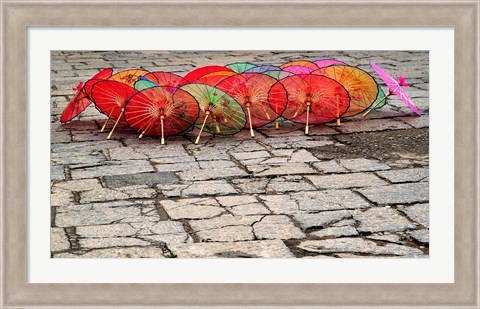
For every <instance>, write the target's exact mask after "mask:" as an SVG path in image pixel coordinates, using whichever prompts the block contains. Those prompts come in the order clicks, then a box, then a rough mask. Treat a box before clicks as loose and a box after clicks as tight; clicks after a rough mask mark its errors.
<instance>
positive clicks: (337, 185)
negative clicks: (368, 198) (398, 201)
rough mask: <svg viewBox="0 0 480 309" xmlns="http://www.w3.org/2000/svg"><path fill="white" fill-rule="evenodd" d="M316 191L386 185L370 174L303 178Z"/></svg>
mask: <svg viewBox="0 0 480 309" xmlns="http://www.w3.org/2000/svg"><path fill="white" fill-rule="evenodd" d="M305 178H307V179H308V180H310V181H311V182H312V183H313V185H314V186H315V187H317V188H318V189H348V188H361V187H374V186H383V185H387V184H388V183H387V182H386V181H384V180H382V179H380V178H379V177H378V176H376V175H374V174H371V173H351V174H339V175H325V176H317V175H315V176H305Z"/></svg>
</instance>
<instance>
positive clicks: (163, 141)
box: [160, 115, 165, 145]
mask: <svg viewBox="0 0 480 309" xmlns="http://www.w3.org/2000/svg"><path fill="white" fill-rule="evenodd" d="M163 118H165V117H164V116H163V115H162V116H160V126H161V127H162V139H161V140H160V144H162V145H165V139H164V138H163Z"/></svg>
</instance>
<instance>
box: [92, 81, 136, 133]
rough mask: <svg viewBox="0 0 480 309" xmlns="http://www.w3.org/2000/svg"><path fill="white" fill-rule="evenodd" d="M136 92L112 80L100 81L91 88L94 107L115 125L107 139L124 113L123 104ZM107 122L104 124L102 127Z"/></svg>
mask: <svg viewBox="0 0 480 309" xmlns="http://www.w3.org/2000/svg"><path fill="white" fill-rule="evenodd" d="M136 92H137V90H135V89H134V88H133V87H131V86H129V85H127V84H124V83H121V82H117V81H114V80H104V81H100V82H98V83H96V84H95V85H94V86H93V88H92V98H93V101H94V103H95V106H96V107H97V108H98V109H99V110H100V111H101V112H102V113H104V114H105V115H107V117H108V119H115V125H114V126H113V128H112V130H111V131H110V133H109V134H108V137H107V139H110V138H111V137H112V134H113V132H114V131H115V128H116V127H117V125H118V123H119V122H120V120H121V119H122V116H123V113H124V112H125V104H126V103H127V101H128V99H130V97H131V96H132V95H134V94H135V93H136ZM108 119H107V122H108ZM107 122H105V125H104V127H105V126H106V124H107ZM122 122H123V121H122ZM102 131H103V130H102Z"/></svg>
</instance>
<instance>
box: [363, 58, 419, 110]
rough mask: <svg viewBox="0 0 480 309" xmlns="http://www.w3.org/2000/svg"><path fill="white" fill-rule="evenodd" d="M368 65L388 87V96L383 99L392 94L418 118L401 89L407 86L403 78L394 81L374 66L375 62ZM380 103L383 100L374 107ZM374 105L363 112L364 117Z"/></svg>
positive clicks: (413, 106)
mask: <svg viewBox="0 0 480 309" xmlns="http://www.w3.org/2000/svg"><path fill="white" fill-rule="evenodd" d="M370 65H371V66H372V68H373V69H374V70H375V72H377V74H378V75H379V76H380V78H381V79H382V80H383V81H384V82H385V84H387V86H388V94H387V95H386V96H385V98H384V99H386V98H387V97H388V96H391V95H392V94H395V95H396V96H397V97H398V98H399V99H400V100H402V101H403V102H404V103H405V104H407V106H408V107H410V109H411V110H412V111H414V112H415V114H417V115H418V116H420V115H421V114H420V111H419V110H418V108H417V107H416V106H415V104H413V102H412V100H411V99H410V97H409V96H408V95H407V93H406V92H405V90H404V89H403V88H402V86H403V87H408V84H407V83H406V81H405V78H404V77H403V76H399V77H398V81H396V80H395V79H394V78H393V77H391V76H390V75H389V74H388V73H387V72H385V71H384V70H382V69H381V68H380V67H379V66H378V65H376V64H375V62H373V61H370ZM382 101H383V100H381V101H379V102H377V104H376V105H378V104H380V102H382ZM376 105H375V106H372V107H371V108H370V109H369V110H368V111H367V112H365V113H364V114H363V116H364V117H365V116H366V115H368V113H370V112H371V111H372V110H373V109H374V108H375V107H376Z"/></svg>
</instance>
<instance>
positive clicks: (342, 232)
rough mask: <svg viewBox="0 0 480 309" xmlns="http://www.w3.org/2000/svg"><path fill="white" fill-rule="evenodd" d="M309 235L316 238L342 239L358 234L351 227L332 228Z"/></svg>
mask: <svg viewBox="0 0 480 309" xmlns="http://www.w3.org/2000/svg"><path fill="white" fill-rule="evenodd" d="M310 235H311V236H316V237H342V236H357V235H358V232H357V230H356V229H355V228H354V227H353V226H334V227H327V228H324V229H321V230H320V231H316V232H312V233H310Z"/></svg>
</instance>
